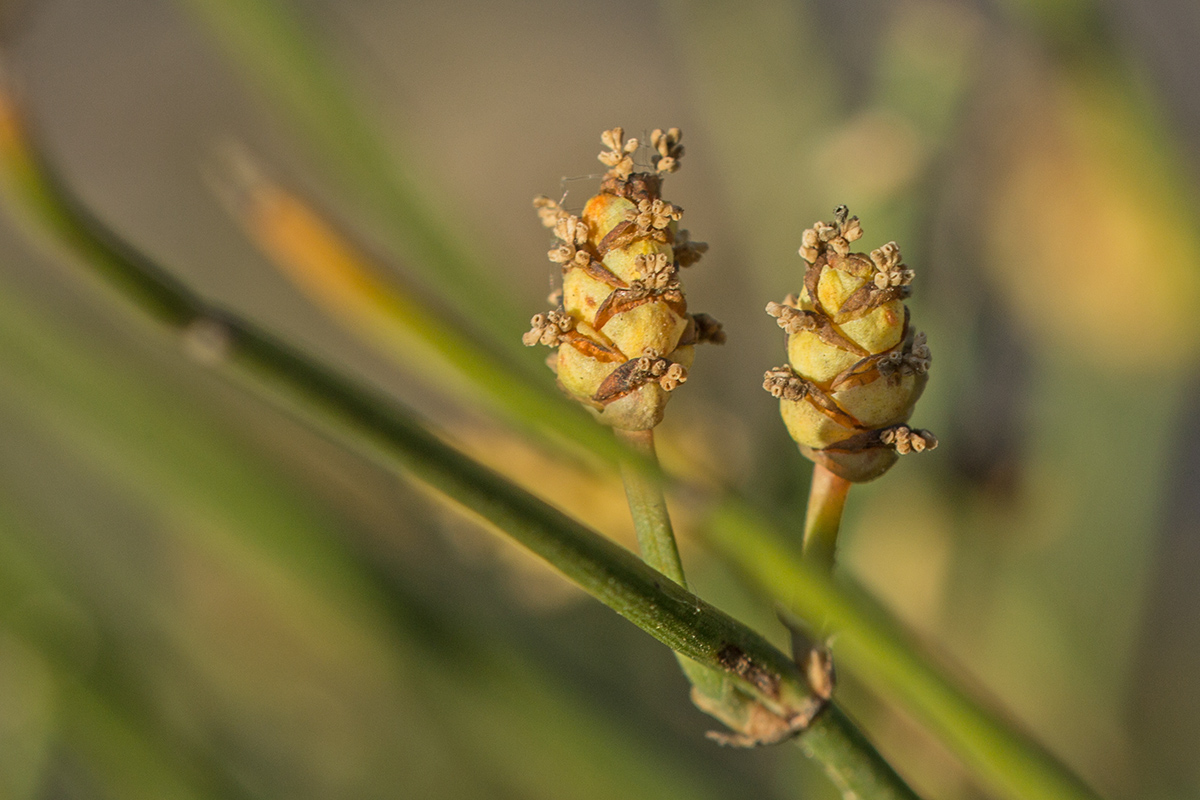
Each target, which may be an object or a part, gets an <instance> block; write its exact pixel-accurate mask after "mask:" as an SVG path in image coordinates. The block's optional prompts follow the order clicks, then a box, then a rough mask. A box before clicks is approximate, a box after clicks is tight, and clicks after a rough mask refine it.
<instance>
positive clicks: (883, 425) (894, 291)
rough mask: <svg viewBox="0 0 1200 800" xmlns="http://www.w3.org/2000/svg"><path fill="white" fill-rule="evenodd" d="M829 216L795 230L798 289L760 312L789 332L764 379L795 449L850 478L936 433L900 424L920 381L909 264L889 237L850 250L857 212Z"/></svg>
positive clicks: (923, 366) (929, 443) (923, 374)
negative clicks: (783, 360) (783, 361)
mask: <svg viewBox="0 0 1200 800" xmlns="http://www.w3.org/2000/svg"><path fill="white" fill-rule="evenodd" d="M834 215H835V219H834V221H833V222H818V223H816V224H815V225H813V227H812V228H809V229H808V230H806V231H805V232H804V234H803V235H802V237H801V243H802V246H801V248H800V255H801V256H803V257H804V260H805V261H807V262H808V268H807V270H806V272H805V276H804V291H803V292H801V293H800V295H799V296H796V295H789V296H788V297H787V298H786V299H785V300H784V302H782V303H769V304H768V305H767V313H768V314H770V315H771V316H773V317H775V318H776V319H777V320H778V322H779V327H781V328H783V329H784V331H785V332H786V333H787V337H788V339H787V349H788V361H789V362H790V363H789V365H787V366H783V367H776V368H775V369H772V370H770V371H768V372H767V374H766V377H765V380H764V383H763V388H764V389H766V390H767V391H769V392H770V393H771V394H772V395H774V396H775V397H778V398H779V399H780V411H781V413H782V415H783V420H784V423H785V424H786V425H787V428H788V432H789V433H790V434H791V435H792V438H793V439H795V440H796V441H797V443H799V445H800V449H801V451H802V452H803V453H804V454H805V455H806V456H808V457H809V458H811V459H812V460H813V461H816V462H817V463H819V464H822V465H823V466H825V467H826V468H827V469H829V470H830V471H832V472H834V473H836V474H837V475H840V476H841V477H843V478H845V479H846V480H850V481H857V482H861V481H869V480H872V479H874V478H877V477H879V476H880V475H882V474H883V473H884V472H886V471H887V470H888V468H889V467H891V466H892V464H894V463H895V461H896V458H897V455H903V454H905V453H910V452H918V453H919V452H921V451H923V450H931V449H933V448H934V447H936V446H937V439H936V438H935V437H934V436H933V434H931V433H929V432H928V431H922V430H917V429H913V428H909V427H907V426H906V425H904V423H905V422H907V420H908V418H909V416H910V415H911V414H912V411H913V406H914V405H915V404H916V401H917V398H918V397H920V395H921V392H922V390H923V389H924V388H925V382H926V380H927V376H928V372H929V363H930V358H931V356H930V352H929V347H928V345H927V344H926V343H925V334H923V333H918V332H917V331H915V330H913V328H912V327H911V325H910V323H909V315H908V309H907V308H906V307H905V306H904V304H903V303H902V302H901V301H902V300H903V299H904V298H906V297H908V293H909V284H911V283H912V279H913V271H912V270H910V269H908V268H907V267H906V266H905V265H904V263H903V260H902V258H901V256H900V249H899V247H897V246H896V243H895V242H889V243H888V244H886V245H884V246H883V247H881V248H879V249H877V250H874V251H872V252H871V253H870V255H869V256H868V255H865V254H863V253H851V252H850V243H851V242H853V241H855V240H857V239H858V238H859V237H861V236H862V227H861V226H860V224H859V221H858V218H857V217H851V216H850V215H849V211H848V210H847V209H846V207H845V206H839V207H838V208H837V209H836V210H835V212H834Z"/></svg>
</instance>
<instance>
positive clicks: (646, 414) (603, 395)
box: [522, 128, 725, 430]
mask: <svg viewBox="0 0 1200 800" xmlns="http://www.w3.org/2000/svg"><path fill="white" fill-rule="evenodd" d="M600 138H601V141H602V142H603V143H604V145H605V147H607V148H608V150H607V151H606V152H604V153H601V154H600V161H601V162H603V163H604V164H605V165H606V166H608V167H610V169H609V171H608V172H607V173H606V174H605V176H604V182H603V183H602V184H601V187H600V192H599V194H597V195H596V196H595V197H593V198H591V199H590V200H588V202H587V204H586V205H585V206H584V209H583V212H582V213H581V214H580V215H579V216H578V217H575V216H573V215H571V214H569V213H567V212H566V211H565V210H563V209H562V208H560V207H559V205H558V203H555V202H554V201H553V200H550V199H549V198H545V197H540V198H538V199H536V200H535V201H534V207H535V208H536V209H537V212H538V215H539V217H541V219H542V223H543V224H544V225H546V227H548V228H552V229H553V230H554V233H555V235H556V236H557V237H558V238H559V240H560V243H559V244H558V245H557V246H556V247H555V248H554V249H553V250H551V251H550V254H549V255H550V260H551V261H553V262H555V263H557V264H561V265H562V267H563V293H562V303H563V307H562V308H561V309H559V310H557V311H552V312H549V313H548V314H538V315H537V316H535V317H534V318H533V320H532V321H531V330H530V331H529V332H528V333H526V334H525V336H524V337H522V341H523V342H524V343H525V344H526V345H530V346H532V345H535V344H544V345H549V346H551V347H557V348H558V353H557V357H556V358H554V359H553V362H554V369H555V370H556V371H557V372H558V382H559V385H560V386H561V387H562V388H563V390H564V391H566V393H567V394H569V395H571V396H572V397H574V398H576V399H577V400H579V401H580V402H582V403H584V405H585V406H587V407H588V408H589V409H590V410H591V411H592V412H593V413H594V414H595V415H596V417H597V418H598V419H599V420H600V421H601V422H603V423H605V424H607V425H611V426H613V427H616V428H623V429H626V430H645V429H648V428H652V427H654V426H655V425H657V424H658V423H659V422H660V421H661V420H662V414H663V408H664V406H665V405H666V402H667V399H668V398H669V397H670V395H669V393H670V392H672V391H674V390H675V389H676V388H677V387H678V386H679V385H680V384H682V383H683V382H684V381H686V380H687V375H688V373H687V370H688V367H690V366H691V363H692V356H693V349H694V347H693V346H694V345H695V344H696V343H698V342H705V341H707V342H715V343H720V342H723V341H724V340H725V333H724V331H723V330H722V329H721V324H720V323H719V322H717V321H716V320H714V319H713V318H712V317H710V316H708V315H707V314H697V315H694V316H693V315H691V314H689V313H688V311H687V301H686V299H685V298H684V294H683V289H682V287H681V286H680V283H679V268H680V266H685V265H689V264H693V263H695V262H696V261H697V260H699V258H700V254H701V253H703V252H704V251H705V250H707V249H708V246H707V245H705V244H703V243H701V242H689V241H688V240H687V236H686V233H685V232H677V231H676V224H675V223H676V222H677V221H678V220H679V219H680V217H681V216H682V214H683V209H681V208H679V207H678V206H675V205H672V204H671V203H668V202H666V201H664V200H663V199H662V196H661V194H660V192H661V189H660V187H661V175H662V174H666V173H670V172H674V171H675V170H676V169H678V159H679V158H680V156H682V155H683V147H682V145H680V144H679V141H680V139H681V138H682V134H681V133H680V132H679V130H678V129H677V128H672V129H670V130H668V131H667V132H666V133H663V132H662V131H661V130H656V131H655V132H654V134H653V135H652V136H651V142H652V144H653V147H654V149H655V151H656V152H657V155H656V156H655V157H653V159H652V161H653V163H654V164H655V166H656V168H657V171H656V172H655V173H635V172H633V154H634V153H635V151H636V150H637V148H638V143H637V140H635V139H630V140H628V141H626V140H625V132H624V130H623V129H621V128H613V129H611V130H608V131H605V132H604V133H603V134H602V135H601V137H600Z"/></svg>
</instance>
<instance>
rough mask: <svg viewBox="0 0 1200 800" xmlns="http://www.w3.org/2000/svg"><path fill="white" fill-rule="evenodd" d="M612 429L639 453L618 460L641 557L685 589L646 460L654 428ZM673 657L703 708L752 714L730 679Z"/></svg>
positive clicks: (651, 459)
mask: <svg viewBox="0 0 1200 800" xmlns="http://www.w3.org/2000/svg"><path fill="white" fill-rule="evenodd" d="M613 433H614V434H616V437H617V438H618V439H619V440H620V441H622V442H624V443H625V444H626V445H627V446H628V447H629V448H630V449H631V450H633V451H634V452H635V453H636V454H637V455H638V456H640V458H637V459H633V460H630V459H622V461H621V480H622V481H623V482H624V484H625V497H626V499H627V500H628V501H629V513H630V516H632V517H633V527H634V530H635V531H636V532H637V541H638V550H639V551H640V552H641V554H642V560H643V561H645V562H646V563H647V564H649V565H650V566H652V567H654V568H655V569H656V570H658V571H659V572H661V573H662V574H664V575H666V576H667V577H668V578H670V579H671V580H673V581H675V583H677V584H679V585H680V586H682V587H683V588H685V589H686V588H687V579H686V578H685V577H684V574H683V561H682V560H681V559H680V558H679V545H678V544H677V543H676V541H675V531H674V529H673V528H672V526H671V516H670V513H669V512H668V511H667V499H666V497H665V496H664V495H663V488H662V480H661V477H660V475H658V474H655V473H654V472H652V471H651V470H650V469H647V465H651V466H656V465H657V464H658V454H657V453H655V451H654V431H653V430H645V431H626V430H620V429H614V431H613ZM676 656H677V658H678V659H679V666H680V668H682V669H683V674H684V675H686V676H687V679H688V681H689V682H690V683H691V684H692V687H693V688H694V689H695V690H696V691H697V692H698V693H699V694H700V695H701V696H703V697H704V698H705V699H706V700H707V701H708V702H707V703H704V706H705V708H706V709H710V710H712V711H714V712H715V713H714V715H715V716H718V718H720V719H721V720H722V721H724V722H726V723H727V724H730V725H736V724H737V723H743V724H744V722H745V721H746V720H747V719H748V718H749V716H750V714H751V710H750V704H751V703H753V700H752V699H751V698H749V697H748V696H747V695H745V694H744V693H742V692H739V691H737V690H736V686H735V684H734V683H733V682H732V681H729V680H728V679H726V677H725V675H724V674H722V673H721V672H718V671H716V670H713V669H710V668H708V667H705V666H703V665H702V664H697V663H696V662H695V661H693V660H691V659H690V658H687V657H686V656H683V655H680V654H678V653H677V654H676Z"/></svg>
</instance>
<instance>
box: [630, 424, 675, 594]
mask: <svg viewBox="0 0 1200 800" xmlns="http://www.w3.org/2000/svg"><path fill="white" fill-rule="evenodd" d="M614 433H615V434H616V436H617V438H618V439H620V440H621V441H623V442H624V443H625V444H626V445H628V446H629V447H630V449H632V450H633V451H634V452H636V453H638V454H639V455H641V456H642V458H643V459H644V460H645V461H646V462H649V463H657V462H658V455H657V454H656V453H655V452H654V431H652V430H648V431H624V430H615V431H614ZM621 479H622V480H623V481H624V483H625V497H626V498H627V499H628V500H629V513H630V515H631V516H632V517H633V527H634V529H635V530H636V531H637V541H638V549H639V550H640V551H641V553H642V560H644V561H645V562H646V563H647V564H649V565H650V566H652V567H654V568H655V569H656V570H658V571H659V572H661V573H662V574H664V575H666V576H667V577H668V578H670V579H671V580H673V581H675V582H676V583H678V584H679V585H680V586H682V587H683V588H685V589H686V588H687V580H686V579H685V578H684V577H683V562H682V561H680V559H679V546H678V545H677V544H676V543H675V531H674V530H673V529H672V528H671V517H670V514H669V513H668V512H667V500H666V498H665V497H664V496H663V491H662V483H661V482H660V481H658V480H657V479H656V478H655V476H653V475H651V474H649V473H648V472H647V471H646V469H645V468H644V467H643V466H642V463H641V461H638V462H634V461H628V460H623V461H622V462H621Z"/></svg>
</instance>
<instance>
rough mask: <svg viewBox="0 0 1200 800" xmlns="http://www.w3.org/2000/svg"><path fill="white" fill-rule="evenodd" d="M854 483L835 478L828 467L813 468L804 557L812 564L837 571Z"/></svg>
mask: <svg viewBox="0 0 1200 800" xmlns="http://www.w3.org/2000/svg"><path fill="white" fill-rule="evenodd" d="M849 491H850V481H848V480H846V479H845V478H841V477H838V476H837V475H834V474H833V473H832V472H830V471H829V470H827V469H825V467H823V466H821V465H820V464H817V465H815V466H814V467H813V474H812V486H811V487H810V488H809V490H808V509H807V511H806V512H805V515H804V549H803V551H802V552H803V553H804V557H805V558H807V559H808V560H809V561H810V562H811V563H813V564H816V565H818V566H820V567H821V568H823V569H824V570H826V571H827V572H832V571H833V564H834V559H835V558H836V555H837V535H838V528H840V527H841V524H842V509H843V508H844V507H845V505H846V495H847V494H848V493H849Z"/></svg>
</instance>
